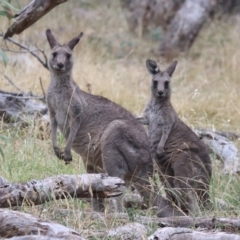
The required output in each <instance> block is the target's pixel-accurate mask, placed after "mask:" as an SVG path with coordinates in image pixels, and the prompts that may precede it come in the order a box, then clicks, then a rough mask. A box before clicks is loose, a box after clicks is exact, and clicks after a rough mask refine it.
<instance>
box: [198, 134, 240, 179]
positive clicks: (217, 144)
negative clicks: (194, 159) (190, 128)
mask: <svg viewBox="0 0 240 240" xmlns="http://www.w3.org/2000/svg"><path fill="white" fill-rule="evenodd" d="M195 132H196V134H197V135H198V136H199V137H200V138H201V139H202V140H203V141H204V142H205V144H206V145H208V147H209V148H210V150H211V151H212V152H213V153H214V154H215V155H216V157H217V158H218V159H220V160H222V161H223V164H224V167H223V172H224V173H228V174H238V173H239V172H240V153H239V151H238V149H237V147H236V145H235V144H234V143H233V142H231V141H230V140H229V139H228V138H226V137H224V136H223V133H222V132H220V134H221V133H222V134H221V135H220V134H219V133H218V132H213V131H210V130H204V129H201V130H195ZM228 135H229V134H228Z"/></svg>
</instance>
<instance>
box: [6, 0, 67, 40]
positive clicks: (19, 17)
mask: <svg viewBox="0 0 240 240" xmlns="http://www.w3.org/2000/svg"><path fill="white" fill-rule="evenodd" d="M66 1H67V0H33V1H31V2H30V3H29V4H28V5H27V6H26V7H24V8H23V9H22V10H21V11H20V12H19V13H18V14H16V15H15V21H14V23H13V24H12V25H11V26H10V27H9V28H8V30H7V32H6V33H5V35H4V39H6V38H8V37H12V36H13V35H14V34H19V33H21V32H23V31H24V30H25V29H26V28H28V27H30V26H31V25H32V24H33V23H35V22H36V21H37V20H38V19H40V18H41V17H43V16H44V15H45V14H47V13H48V12H49V11H51V10H52V9H53V8H54V7H56V6H57V5H59V4H61V3H64V2H66Z"/></svg>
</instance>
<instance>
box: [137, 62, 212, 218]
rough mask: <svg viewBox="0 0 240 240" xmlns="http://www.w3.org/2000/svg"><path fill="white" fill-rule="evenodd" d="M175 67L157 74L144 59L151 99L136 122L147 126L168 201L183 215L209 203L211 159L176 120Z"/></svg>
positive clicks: (171, 66)
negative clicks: (172, 90)
mask: <svg viewBox="0 0 240 240" xmlns="http://www.w3.org/2000/svg"><path fill="white" fill-rule="evenodd" d="M176 65H177V61H175V62H173V63H172V64H171V65H170V66H169V67H168V68H167V69H166V70H165V71H160V70H159V71H158V72H156V71H155V69H156V68H157V64H156V62H154V61H152V60H147V62H146V66H147V69H148V71H149V73H150V74H151V75H152V86H151V92H152V96H151V99H150V102H149V103H148V104H147V106H146V108H145V110H144V112H143V116H142V117H141V118H137V119H138V121H139V122H140V123H142V124H145V125H148V135H149V139H150V145H151V152H152V155H153V157H154V158H155V160H156V162H157V164H158V167H159V170H160V178H161V181H162V182H163V184H164V186H165V189H166V192H167V196H168V199H169V200H171V201H172V202H174V203H175V204H177V205H178V206H179V207H180V208H181V209H182V210H183V211H184V212H185V213H187V214H196V213H198V212H199V204H203V205H204V206H207V205H208V204H210V197H209V182H210V178H211V174H212V169H211V160H210V157H209V153H208V150H207V147H206V146H205V144H204V143H203V142H202V141H201V140H200V139H199V138H198V136H197V135H196V134H195V133H194V132H193V131H192V130H191V129H190V128H189V127H188V126H187V125H186V124H184V123H183V122H182V121H181V120H180V119H179V117H178V116H177V113H176V112H175V110H174V108H173V106H172V104H171V101H170V97H171V84H170V82H171V76H172V74H173V72H174V70H175V68H176ZM158 69H159V68H158Z"/></svg>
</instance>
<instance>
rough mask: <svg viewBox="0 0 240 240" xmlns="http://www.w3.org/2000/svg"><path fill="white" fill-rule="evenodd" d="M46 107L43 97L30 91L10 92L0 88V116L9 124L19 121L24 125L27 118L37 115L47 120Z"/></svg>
mask: <svg viewBox="0 0 240 240" xmlns="http://www.w3.org/2000/svg"><path fill="white" fill-rule="evenodd" d="M47 113H48V109H47V106H46V104H45V103H44V102H43V98H41V97H37V96H34V95H33V94H31V93H11V92H5V91H1V90H0V117H1V118H3V121H4V122H7V123H9V124H15V123H19V124H20V125H21V126H22V125H23V126H26V125H28V123H29V119H34V118H35V117H39V119H40V120H41V121H42V122H49V117H48V114H47Z"/></svg>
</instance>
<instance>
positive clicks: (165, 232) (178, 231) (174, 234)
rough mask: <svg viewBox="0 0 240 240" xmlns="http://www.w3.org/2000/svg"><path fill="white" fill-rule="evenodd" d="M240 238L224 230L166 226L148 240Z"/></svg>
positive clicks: (238, 239) (231, 239)
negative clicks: (196, 229)
mask: <svg viewBox="0 0 240 240" xmlns="http://www.w3.org/2000/svg"><path fill="white" fill-rule="evenodd" d="M169 239H171V240H181V239H182V240H183V239H184V240H192V239H194V240H222V239H224V240H233V239H234V240H240V236H239V235H237V234H228V233H224V232H217V233H213V232H200V231H194V230H192V229H190V228H172V227H166V228H162V229H158V230H157V231H156V232H155V233H154V234H153V235H151V236H150V237H149V238H148V240H169Z"/></svg>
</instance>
